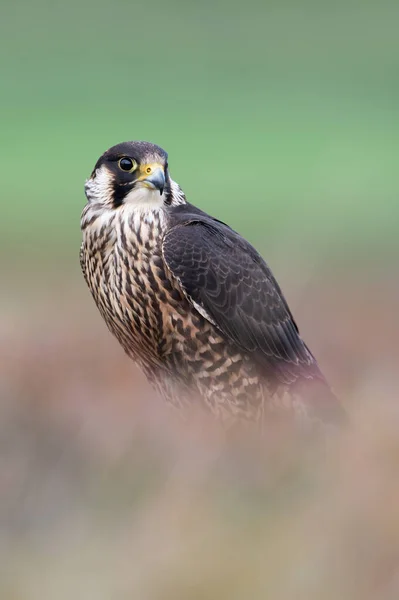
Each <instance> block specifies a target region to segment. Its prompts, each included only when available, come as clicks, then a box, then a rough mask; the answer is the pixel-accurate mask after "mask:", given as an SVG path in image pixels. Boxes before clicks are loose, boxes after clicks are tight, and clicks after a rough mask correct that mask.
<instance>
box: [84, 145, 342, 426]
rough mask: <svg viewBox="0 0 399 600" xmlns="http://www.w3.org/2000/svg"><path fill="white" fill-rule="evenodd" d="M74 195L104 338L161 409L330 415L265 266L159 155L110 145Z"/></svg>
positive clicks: (319, 378) (335, 410)
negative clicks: (194, 200) (144, 381)
mask: <svg viewBox="0 0 399 600" xmlns="http://www.w3.org/2000/svg"><path fill="white" fill-rule="evenodd" d="M85 192H86V197H87V204H86V206H85V208H84V210H83V213H82V218H81V229H82V232H83V242H82V245H81V251H80V262H81V267H82V270H83V274H84V277H85V280H86V282H87V285H88V286H89V289H90V292H91V294H92V296H93V298H94V301H95V303H96V305H97V307H98V309H99V311H100V313H101V315H102V317H103V318H104V320H105V322H106V324H107V326H108V328H109V329H110V331H111V332H112V333H113V334H114V336H115V337H116V338H117V339H118V341H119V342H120V344H121V345H122V347H123V348H124V350H125V352H126V353H127V354H128V355H129V356H130V357H131V358H132V359H133V360H134V362H135V363H136V364H137V365H138V366H139V367H140V368H141V369H142V370H143V371H144V373H145V375H146V376H147V378H148V379H149V381H150V382H151V383H152V384H153V386H154V387H155V388H156V389H157V390H158V392H160V394H161V395H162V396H163V397H164V398H165V399H166V400H167V401H168V402H170V403H172V404H173V405H175V406H179V407H184V406H185V405H187V404H190V403H193V402H199V403H200V405H201V406H204V407H206V408H208V409H210V410H211V411H212V413H214V415H216V416H217V417H218V418H220V419H222V421H223V422H231V421H232V420H233V421H235V420H237V419H238V420H241V419H242V420H244V421H248V420H249V421H257V422H259V421H263V420H265V419H266V420H267V418H268V415H272V414H273V413H279V414H280V413H281V414H285V415H289V418H290V419H291V418H293V419H294V420H295V421H302V422H305V423H306V422H311V421H312V422H313V421H321V422H323V421H326V420H327V421H329V420H330V419H335V418H336V415H338V414H340V412H341V407H340V404H339V403H338V401H337V399H336V397H335V396H334V394H333V393H332V391H331V390H330V388H329V386H328V384H327V382H326V380H325V378H324V376H323V375H322V373H321V371H320V369H319V366H318V364H317V362H316V360H315V358H314V356H313V354H312V353H311V352H310V350H309V348H308V347H307V346H306V344H305V342H304V341H303V340H302V338H301V336H300V334H299V331H298V327H297V325H296V323H295V321H294V318H293V316H292V314H291V311H290V309H289V307H288V304H287V302H286V300H285V298H284V296H283V293H282V291H281V289H280V287H279V285H278V283H277V282H276V280H275V278H274V277H273V275H272V273H271V271H270V269H269V267H268V265H267V264H266V263H265V261H264V260H263V258H262V257H261V256H260V255H259V253H258V252H257V251H256V250H255V248H253V246H251V244H250V243H249V242H247V241H246V240H245V239H244V238H243V237H241V236H240V235H239V234H238V233H237V232H235V231H234V230H233V229H231V228H230V227H229V226H228V225H226V224H225V223H223V222H222V221H219V220H217V219H215V218H213V217H211V216H210V215H208V214H207V213H205V212H203V211H202V210H200V209H198V208H196V207H195V206H193V205H192V204H190V203H189V202H188V201H187V200H186V196H185V194H184V193H183V191H182V189H181V188H180V186H179V185H178V184H177V183H176V182H175V181H174V180H173V179H172V178H171V176H170V173H169V166H168V155H167V153H166V152H165V151H164V150H162V148H160V147H159V146H156V145H154V144H151V143H148V142H125V143H121V144H118V145H116V146H113V147H112V148H110V149H109V150H107V151H106V152H105V153H104V154H103V155H102V156H101V157H100V158H99V160H98V161H97V163H96V165H95V167H94V170H93V172H92V174H91V176H90V178H89V179H88V180H87V181H86V185H85Z"/></svg>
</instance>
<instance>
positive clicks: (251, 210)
mask: <svg viewBox="0 0 399 600" xmlns="http://www.w3.org/2000/svg"><path fill="white" fill-rule="evenodd" d="M398 20H399V5H398V3H397V2H394V1H392V2H387V1H385V2H368V1H367V0H363V1H354V0H350V1H347V2H342V1H341V0H339V1H337V2H328V3H327V2H312V1H304V2H293V1H289V2H286V1H285V2H284V1H283V2H278V1H275V2H270V1H269V2H256V1H254V0H251V1H249V2H245V3H238V2H231V3H230V2H220V1H219V2H207V1H205V2H198V3H194V2H178V1H172V2H158V1H157V0H155V1H153V2H150V3H141V2H129V1H116V2H115V1H113V2H111V1H104V0H99V1H97V2H91V1H82V2H77V1H75V0H72V1H70V2H57V1H56V2H50V1H49V2H45V1H43V0H36V1H34V2H31V1H26V2H23V1H16V2H4V1H3V2H2V17H1V25H0V27H1V41H0V44H1V56H2V60H3V68H2V86H1V87H2V94H1V103H2V117H3V119H2V120H3V123H2V127H1V138H2V143H1V149H0V152H1V155H0V158H1V164H2V171H3V185H2V202H3V203H4V208H3V211H2V212H3V217H2V219H1V223H0V227H1V230H0V235H1V244H2V246H3V249H4V252H7V254H10V255H11V257H12V260H13V259H15V258H18V255H19V254H24V253H26V252H28V253H29V254H30V252H31V251H34V252H35V253H36V251H42V252H43V253H44V254H48V253H51V257H52V258H53V259H55V258H57V255H65V254H67V255H68V258H69V259H70V260H72V259H73V258H74V256H75V257H76V247H77V245H78V244H79V237H80V234H79V214H80V211H81V208H82V205H83V203H84V196H83V182H84V179H85V178H86V177H87V176H88V174H89V173H90V172H91V169H92V167H93V165H94V163H95V161H96V160H97V158H98V156H99V155H100V154H102V152H103V151H104V150H105V149H107V148H108V147H109V146H111V145H113V144H115V143H117V142H120V141H124V140H127V139H146V140H150V141H153V142H156V143H158V144H159V145H161V146H163V147H165V148H166V149H167V150H168V152H169V155H170V164H171V170H172V174H173V176H174V178H175V179H177V180H178V181H179V182H180V183H181V185H182V186H183V188H184V189H185V190H186V193H187V195H188V197H189V199H190V200H191V201H192V202H194V203H197V204H199V205H200V206H201V207H202V208H204V209H205V210H207V211H210V212H212V213H213V214H215V215H217V216H218V217H220V218H223V219H224V220H227V221H228V222H230V223H231V224H232V225H233V226H234V227H236V228H239V230H240V231H242V232H243V234H245V235H247V236H250V237H251V239H252V240H253V241H255V242H257V243H259V242H260V243H261V244H262V243H263V247H264V249H265V250H267V247H268V244H270V243H271V244H272V243H273V241H274V240H278V239H279V238H280V236H281V235H283V236H284V238H285V242H286V243H287V244H289V245H292V246H293V249H295V251H296V250H297V248H298V247H302V248H303V247H304V246H305V247H306V249H307V250H308V251H313V252H320V251H322V252H323V254H326V255H339V256H341V257H342V255H343V254H344V255H345V254H346V253H347V252H348V251H350V252H355V251H356V252H357V251H358V253H360V254H361V253H363V254H364V255H369V254H371V253H375V252H376V253H381V252H384V251H388V250H389V249H390V250H392V249H393V247H394V245H395V242H396V237H397V235H396V231H397V226H398V215H399V208H398V202H397V196H398V191H399V183H398V181H399V178H398V176H397V163H398V156H399V110H398V105H399V36H398V26H397V24H398ZM269 240H270V242H269ZM290 249H292V248H290ZM74 253H75V254H74Z"/></svg>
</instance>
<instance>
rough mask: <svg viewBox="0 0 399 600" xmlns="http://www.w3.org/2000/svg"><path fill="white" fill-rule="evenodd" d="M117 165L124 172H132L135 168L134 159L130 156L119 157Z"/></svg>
mask: <svg viewBox="0 0 399 600" xmlns="http://www.w3.org/2000/svg"><path fill="white" fill-rule="evenodd" d="M118 165H119V168H120V169H121V170H122V171H125V173H133V171H135V170H136V169H137V163H136V161H135V160H133V159H132V158H128V157H127V156H124V157H123V158H120V159H119V162H118Z"/></svg>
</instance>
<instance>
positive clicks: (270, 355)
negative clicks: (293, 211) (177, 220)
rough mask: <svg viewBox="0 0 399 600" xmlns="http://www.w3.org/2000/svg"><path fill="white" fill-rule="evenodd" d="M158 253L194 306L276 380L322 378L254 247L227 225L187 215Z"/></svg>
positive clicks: (174, 228) (283, 299)
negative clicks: (161, 253)
mask: <svg viewBox="0 0 399 600" xmlns="http://www.w3.org/2000/svg"><path fill="white" fill-rule="evenodd" d="M163 256H164V260H165V263H166V265H167V267H168V269H169V270H170V272H171V273H172V275H173V276H174V277H175V278H176V279H177V280H178V281H179V282H180V284H181V286H182V287H183V290H184V292H185V294H186V295H187V297H188V298H189V299H190V300H191V301H192V302H193V303H194V306H195V305H197V310H198V309H200V311H201V312H202V313H203V314H204V315H206V316H207V318H208V319H209V320H210V321H212V322H213V323H214V324H215V325H216V326H217V327H218V329H219V330H220V331H221V332H222V333H223V334H224V335H225V336H226V337H227V338H229V339H230V340H232V341H233V342H234V343H235V344H236V345H237V346H238V347H239V348H240V349H242V350H244V351H246V352H249V353H252V354H253V356H254V359H255V360H256V361H257V362H258V363H259V364H260V365H261V366H263V367H264V369H265V373H267V374H268V375H269V376H270V373H273V374H274V375H275V376H276V377H277V379H278V380H280V381H282V382H285V383H294V382H295V381H296V380H297V379H298V378H302V377H305V378H308V379H312V378H316V379H319V380H320V379H321V380H323V381H324V378H323V376H322V374H321V372H320V370H319V368H318V366H317V363H316V361H315V359H314V357H313V355H312V354H311V352H310V351H309V349H308V348H307V346H306V345H305V343H304V342H303V340H302V339H301V337H300V336H299V333H298V328H297V326H296V324H295V321H294V319H293V317H292V314H291V312H290V310H289V308H288V305H287V303H286V301H285V298H284V296H283V294H282V292H281V290H280V287H279V285H278V283H277V282H276V280H275V279H274V277H273V275H272V273H271V271H270V269H269V267H268V266H267V265H266V263H265V262H264V260H263V259H262V258H261V256H260V255H259V254H258V253H257V252H256V250H255V249H254V248H253V247H252V246H251V245H250V244H249V243H248V242H247V241H246V240H244V239H243V238H242V237H241V236H240V235H238V234H237V233H236V232H234V231H233V230H231V229H230V228H229V227H228V226H227V225H224V224H223V223H220V222H219V221H216V220H212V219H211V218H208V219H205V218H201V217H200V218H193V219H192V220H190V221H186V222H185V223H182V224H178V225H175V226H174V227H172V228H171V229H170V230H169V231H168V232H167V233H166V235H165V237H164V241H163Z"/></svg>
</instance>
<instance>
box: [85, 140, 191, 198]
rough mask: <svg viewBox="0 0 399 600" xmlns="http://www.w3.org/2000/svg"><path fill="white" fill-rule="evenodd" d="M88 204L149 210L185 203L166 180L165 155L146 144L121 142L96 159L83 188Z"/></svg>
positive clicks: (167, 175) (166, 159)
mask: <svg viewBox="0 0 399 600" xmlns="http://www.w3.org/2000/svg"><path fill="white" fill-rule="evenodd" d="M85 192H86V197H87V200H88V202H89V203H96V204H97V205H98V204H101V205H102V206H103V207H104V208H107V209H118V208H119V207H120V206H123V205H127V204H129V205H131V206H132V207H140V208H141V209H142V210H147V209H148V210H152V209H154V208H161V207H162V206H164V205H165V206H170V205H173V204H182V203H183V202H185V198H184V194H183V192H182V191H181V189H180V187H179V186H178V185H177V184H176V183H175V182H174V181H173V180H172V179H171V178H170V176H169V170H168V155H167V153H166V152H165V150H162V148H160V147H159V146H156V145H155V144H151V143H149V142H123V143H122V144H117V145H116V146H113V147H112V148H110V149H109V150H107V151H106V152H104V154H103V155H102V156H101V157H100V158H99V159H98V161H97V163H96V165H95V167H94V169H93V172H92V174H91V176H90V178H89V179H88V180H87V181H86V185H85Z"/></svg>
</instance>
